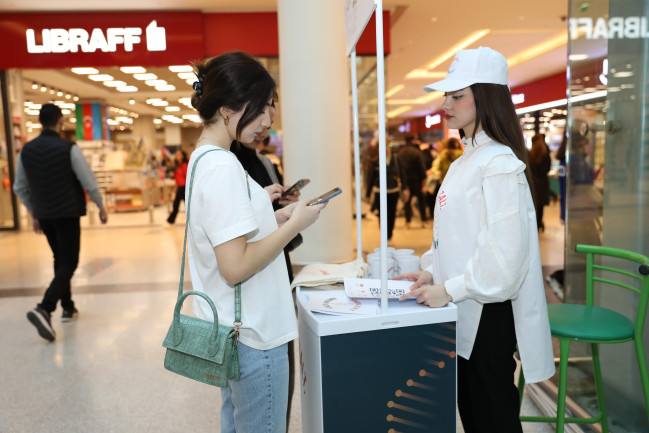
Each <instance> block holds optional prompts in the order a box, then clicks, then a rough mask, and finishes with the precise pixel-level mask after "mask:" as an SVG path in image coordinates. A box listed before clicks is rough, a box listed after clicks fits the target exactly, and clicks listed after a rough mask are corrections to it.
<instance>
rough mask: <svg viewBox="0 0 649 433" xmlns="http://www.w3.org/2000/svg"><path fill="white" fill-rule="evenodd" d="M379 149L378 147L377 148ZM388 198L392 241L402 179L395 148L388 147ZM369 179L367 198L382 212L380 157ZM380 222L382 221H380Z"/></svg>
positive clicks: (375, 161) (388, 217)
mask: <svg viewBox="0 0 649 433" xmlns="http://www.w3.org/2000/svg"><path fill="white" fill-rule="evenodd" d="M377 148H378V147H377ZM386 152H387V156H386V170H385V176H386V187H387V189H386V191H385V192H386V198H387V210H388V215H387V220H388V226H387V232H388V241H390V240H392V232H393V230H394V221H395V220H396V218H397V202H398V201H399V193H400V192H401V178H400V173H399V161H398V160H399V158H398V156H396V155H394V148H393V147H392V146H386ZM368 176H369V177H368V179H367V188H366V193H365V197H366V200H367V201H368V203H369V202H370V201H372V200H373V202H374V203H375V205H376V207H377V208H379V216H380V215H381V212H380V206H379V202H380V198H379V192H380V189H379V158H378V155H377V157H376V158H375V159H374V163H373V164H372V170H371V171H370V172H369V173H368ZM379 222H380V220H379Z"/></svg>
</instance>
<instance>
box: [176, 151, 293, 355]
mask: <svg viewBox="0 0 649 433" xmlns="http://www.w3.org/2000/svg"><path fill="white" fill-rule="evenodd" d="M213 149H220V148H219V147H217V146H213V145H203V146H201V147H199V148H197V149H196V150H195V151H194V152H193V153H192V156H191V158H190V160H189V166H188V170H187V186H188V188H186V189H185V203H188V207H189V211H190V212H189V215H190V218H189V232H188V236H187V246H188V262H189V270H190V272H191V277H192V284H193V286H194V290H196V291H200V292H203V293H205V294H207V295H208V296H209V297H210V298H211V299H212V301H213V302H214V304H215V306H216V310H217V312H218V319H219V323H221V324H223V325H227V326H231V325H232V323H233V322H234V286H231V285H229V284H228V283H227V282H226V281H225V279H224V278H223V277H222V276H221V273H220V271H219V267H218V263H217V261H216V255H215V254H214V247H215V246H217V245H220V244H222V243H225V242H227V241H230V240H232V239H235V238H237V237H239V236H244V235H245V236H246V240H247V242H256V241H259V240H261V239H263V238H265V237H266V236H268V235H269V234H271V233H273V232H274V231H275V230H277V220H276V219H275V213H274V211H273V205H272V203H271V201H270V197H269V196H268V193H267V192H266V190H264V189H263V188H262V187H261V186H259V184H257V182H255V181H254V180H253V179H252V178H250V177H248V183H249V185H250V198H248V190H247V186H246V172H245V171H244V169H243V167H242V166H241V164H240V163H239V161H238V160H237V158H236V156H234V154H232V153H231V152H229V151H224V150H222V149H221V150H217V151H214V152H210V153H208V154H207V155H205V156H204V157H203V158H201V160H200V162H199V163H198V165H197V169H196V173H195V174H194V183H193V188H192V197H191V200H190V198H189V182H190V176H191V172H192V170H193V168H194V163H195V162H196V159H197V158H198V157H199V156H200V155H201V154H203V153H205V152H206V151H208V150H213ZM194 314H196V316H197V317H200V318H202V319H205V320H209V321H211V320H213V314H212V309H211V308H210V306H209V305H208V304H207V302H205V301H204V300H203V299H201V298H200V297H198V296H196V297H194ZM241 322H242V323H243V325H242V327H241V332H240V339H241V342H242V343H243V344H245V345H246V346H250V347H252V348H254V349H258V350H267V349H272V348H274V347H277V346H280V345H282V344H284V343H286V342H288V341H291V340H293V339H295V338H297V323H296V320H295V310H294V307H293V297H292V295H291V287H290V283H289V280H288V272H287V269H286V260H285V258H284V253H283V251H280V252H279V253H278V254H277V256H276V257H275V258H274V259H273V260H272V261H271V262H270V263H268V265H266V266H265V267H264V268H263V269H261V270H260V271H258V272H257V273H255V274H254V275H252V276H250V277H249V278H248V279H247V280H245V281H242V282H241Z"/></svg>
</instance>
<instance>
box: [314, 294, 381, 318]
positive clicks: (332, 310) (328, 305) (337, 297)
mask: <svg viewBox="0 0 649 433" xmlns="http://www.w3.org/2000/svg"><path fill="white" fill-rule="evenodd" d="M302 293H304V294H305V295H306V296H307V298H308V301H307V303H306V305H305V308H306V309H307V310H311V311H316V312H318V313H326V314H362V315H376V314H377V313H378V301H377V300H375V299H351V298H349V297H347V295H345V292H343V291H342V290H318V291H317V292H316V291H309V292H302Z"/></svg>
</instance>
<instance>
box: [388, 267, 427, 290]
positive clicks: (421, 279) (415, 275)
mask: <svg viewBox="0 0 649 433" xmlns="http://www.w3.org/2000/svg"><path fill="white" fill-rule="evenodd" d="M393 280H407V281H414V284H413V285H412V286H410V290H412V289H416V288H418V287H421V286H423V285H426V284H430V283H432V282H433V274H431V273H430V272H428V271H415V272H408V273H406V274H401V275H397V276H396V277H394V278H393Z"/></svg>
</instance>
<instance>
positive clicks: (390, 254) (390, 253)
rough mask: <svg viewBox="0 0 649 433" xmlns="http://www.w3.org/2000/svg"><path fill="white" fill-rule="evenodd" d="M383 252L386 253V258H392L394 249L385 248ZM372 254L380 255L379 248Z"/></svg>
mask: <svg viewBox="0 0 649 433" xmlns="http://www.w3.org/2000/svg"><path fill="white" fill-rule="evenodd" d="M385 250H386V251H387V254H386V255H387V256H388V257H394V248H392V247H386V248H385ZM374 253H375V254H381V247H377V248H374Z"/></svg>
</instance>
